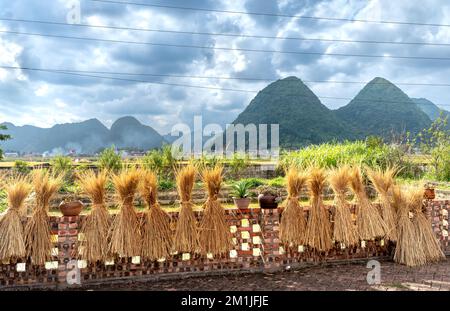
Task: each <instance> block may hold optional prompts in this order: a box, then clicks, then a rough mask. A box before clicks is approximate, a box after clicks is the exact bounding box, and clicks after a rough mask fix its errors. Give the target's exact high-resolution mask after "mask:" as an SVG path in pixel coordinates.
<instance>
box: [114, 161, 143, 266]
mask: <svg viewBox="0 0 450 311" xmlns="http://www.w3.org/2000/svg"><path fill="white" fill-rule="evenodd" d="M112 180H113V184H114V187H115V189H116V193H117V196H118V199H119V200H120V210H119V213H118V214H117V215H116V217H115V218H114V221H113V223H112V226H111V229H110V232H109V237H110V242H109V243H110V244H109V253H110V254H112V255H115V256H119V257H132V256H137V255H139V254H140V253H141V237H140V230H139V220H138V216H137V213H136V210H135V209H134V206H133V202H134V196H135V194H136V191H137V189H138V185H139V174H138V172H137V171H136V170H135V169H130V170H125V171H122V172H121V173H118V174H116V175H113V177H112Z"/></svg>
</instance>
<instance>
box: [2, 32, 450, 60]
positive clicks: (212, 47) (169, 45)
mask: <svg viewBox="0 0 450 311" xmlns="http://www.w3.org/2000/svg"><path fill="white" fill-rule="evenodd" d="M0 33H8V34H14V35H26V36H39V37H50V38H58V39H73V40H85V41H99V42H108V43H122V44H139V45H149V46H166V47H176V48H193V49H207V50H223V51H241V52H257V53H280V54H291V55H292V54H295V55H317V56H336V57H361V58H386V59H415V60H435V61H450V57H428V56H401V55H370V54H347V53H323V52H301V51H283V50H264V49H246V48H227V47H216V46H201V45H188V44H170V43H156V42H142V41H126V40H113V39H101V38H90V37H75V36H65V35H54V34H42V33H30V32H20V31H10V30H0Z"/></svg>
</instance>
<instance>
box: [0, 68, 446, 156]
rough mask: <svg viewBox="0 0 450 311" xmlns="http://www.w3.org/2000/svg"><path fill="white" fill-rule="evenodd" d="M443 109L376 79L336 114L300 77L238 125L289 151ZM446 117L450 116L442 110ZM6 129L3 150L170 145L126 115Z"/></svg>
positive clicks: (410, 127) (418, 122) (409, 125)
mask: <svg viewBox="0 0 450 311" xmlns="http://www.w3.org/2000/svg"><path fill="white" fill-rule="evenodd" d="M440 111H441V109H440V108H439V107H437V106H436V105H435V104H433V103H432V102H430V101H429V100H427V99H424V98H409V97H408V95H406V94H405V93H404V92H403V91H402V90H401V89H400V88H398V87H397V86H395V85H394V84H392V83H391V82H389V81H387V80H385V79H383V78H375V79H373V80H372V81H371V82H369V83H368V84H367V85H366V86H364V88H363V89H362V90H361V91H360V92H359V93H358V94H357V95H356V97H355V98H354V99H353V100H352V101H350V103H348V104H347V105H346V106H344V107H341V108H339V109H337V110H331V109H328V108H327V107H326V106H325V105H323V104H322V103H321V101H320V99H319V98H318V97H317V96H316V95H315V94H314V93H313V92H312V91H311V90H310V89H309V88H308V87H307V86H306V85H305V84H304V83H303V82H302V81H301V80H300V79H298V78H297V77H288V78H285V79H281V80H278V81H275V82H273V83H271V84H269V85H268V86H267V87H265V88H264V89H263V90H261V91H260V92H259V93H258V94H257V95H256V97H255V98H254V99H253V100H252V101H251V102H250V104H249V105H248V106H247V107H246V108H245V110H244V111H243V112H242V113H240V114H239V115H238V117H237V118H236V119H235V120H234V121H233V122H232V123H234V124H238V123H241V124H244V125H246V124H249V123H254V124H256V125H258V124H274V123H278V124H279V125H280V145H281V146H283V147H287V148H292V147H300V146H304V145H308V144H316V143H322V142H326V141H331V140H338V141H342V140H347V139H348V140H354V139H363V138H365V137H366V136H368V135H379V136H384V137H389V136H390V135H392V133H401V132H406V131H409V132H411V133H413V134H414V133H417V132H419V131H420V130H421V129H423V128H426V127H428V126H429V125H430V124H431V122H432V120H435V119H436V118H437V117H438V116H439V113H440ZM442 111H443V112H444V114H445V115H447V116H450V112H448V111H445V110H442ZM3 125H6V126H7V128H8V130H7V131H6V132H5V133H8V134H10V135H11V136H12V139H11V140H8V141H5V142H1V143H0V147H1V148H2V149H3V150H5V151H16V152H22V153H28V152H37V153H44V152H48V153H50V154H52V153H53V154H56V153H65V152H67V151H68V150H74V151H76V152H77V153H85V154H93V153H96V152H98V151H99V150H101V149H103V148H105V147H109V146H111V145H115V146H116V147H118V148H128V149H139V150H148V149H153V148H157V147H160V146H161V145H162V144H163V143H164V142H168V143H170V142H172V141H173V140H174V139H176V138H174V137H172V136H170V135H164V136H162V135H160V134H159V133H158V132H157V131H156V130H154V129H153V128H152V127H151V126H147V125H143V124H141V123H140V122H139V121H138V120H137V119H135V118H134V117H129V116H127V117H123V118H120V119H118V120H117V121H116V122H114V123H113V125H112V126H111V129H108V128H107V127H105V126H104V125H103V124H102V123H101V122H100V121H99V120H97V119H90V120H86V121H83V122H80V123H67V124H58V125H55V126H53V127H51V128H39V127H35V126H30V125H25V126H15V125H14V124H11V123H3Z"/></svg>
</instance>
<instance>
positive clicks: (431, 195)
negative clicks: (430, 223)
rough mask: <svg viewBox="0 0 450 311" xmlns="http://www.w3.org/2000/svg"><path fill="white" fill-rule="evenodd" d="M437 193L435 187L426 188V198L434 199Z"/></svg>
mask: <svg viewBox="0 0 450 311" xmlns="http://www.w3.org/2000/svg"><path fill="white" fill-rule="evenodd" d="M435 197H436V194H435V193H434V188H428V189H425V199H427V200H434V198H435Z"/></svg>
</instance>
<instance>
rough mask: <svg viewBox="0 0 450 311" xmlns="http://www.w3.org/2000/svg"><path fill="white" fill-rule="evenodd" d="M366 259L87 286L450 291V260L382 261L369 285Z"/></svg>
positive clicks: (130, 288)
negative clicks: (410, 263) (407, 264)
mask: <svg viewBox="0 0 450 311" xmlns="http://www.w3.org/2000/svg"><path fill="white" fill-rule="evenodd" d="M370 271H371V269H369V268H367V267H366V263H359V264H347V265H334V266H314V267H310V268H304V269H301V270H295V271H294V270H291V271H286V272H277V273H273V274H268V273H264V274H262V273H261V274H247V275H239V276H237V275H229V276H214V277H198V278H186V279H181V280H164V281H146V282H143V281H139V282H128V283H121V284H116V285H109V286H105V285H102V286H89V287H85V288H83V290H117V291H120V290H145V291H153V290H163V291H177V290H181V291H196V290H206V291H208V290H211V291H217V290H219V291H220V290H230V291H240V290H247V291H258V290H281V291H299V290H306V291H308V290H314V291H329V290H337V291H449V290H450V260H449V259H447V260H446V261H443V262H440V263H436V264H432V265H427V266H423V267H417V268H408V267H405V266H402V265H399V264H395V263H393V262H381V265H380V277H381V278H380V279H381V283H380V284H373V285H369V284H368V282H367V274H368V272H370Z"/></svg>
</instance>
